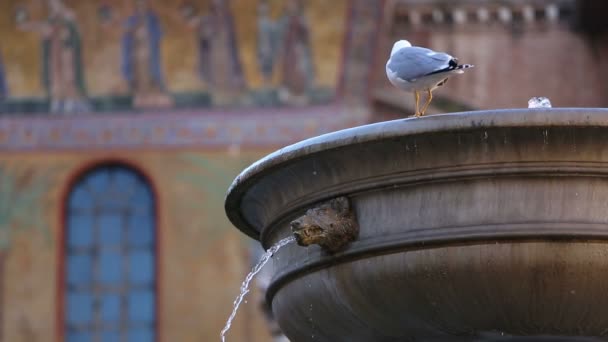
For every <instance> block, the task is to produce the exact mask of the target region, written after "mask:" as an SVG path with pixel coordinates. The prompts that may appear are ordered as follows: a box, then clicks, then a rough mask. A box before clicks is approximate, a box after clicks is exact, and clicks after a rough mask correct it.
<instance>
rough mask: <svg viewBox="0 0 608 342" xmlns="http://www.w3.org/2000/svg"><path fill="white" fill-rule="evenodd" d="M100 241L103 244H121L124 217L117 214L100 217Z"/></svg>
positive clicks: (105, 214)
mask: <svg viewBox="0 0 608 342" xmlns="http://www.w3.org/2000/svg"><path fill="white" fill-rule="evenodd" d="M97 220H98V221H97V222H98V225H99V239H100V241H101V243H102V244H119V243H120V240H121V232H122V217H121V215H119V214H116V213H104V215H102V216H99V217H98V219H97Z"/></svg>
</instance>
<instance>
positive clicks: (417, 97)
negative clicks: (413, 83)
mask: <svg viewBox="0 0 608 342" xmlns="http://www.w3.org/2000/svg"><path fill="white" fill-rule="evenodd" d="M414 99H415V100H416V112H415V113H414V117H419V116H420V111H418V105H419V104H420V94H419V93H418V92H417V91H414Z"/></svg>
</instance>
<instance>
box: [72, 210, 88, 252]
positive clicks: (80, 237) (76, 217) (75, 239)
mask: <svg viewBox="0 0 608 342" xmlns="http://www.w3.org/2000/svg"><path fill="white" fill-rule="evenodd" d="M92 243H93V219H92V217H91V215H82V214H71V215H70V216H69V217H68V246H69V247H90V246H91V245H92Z"/></svg>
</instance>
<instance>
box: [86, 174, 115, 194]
mask: <svg viewBox="0 0 608 342" xmlns="http://www.w3.org/2000/svg"><path fill="white" fill-rule="evenodd" d="M87 185H88V188H89V189H90V190H91V191H92V192H93V193H95V194H100V193H103V192H104V191H105V190H107V189H108V187H109V186H110V173H109V172H108V171H107V170H106V169H101V170H100V171H97V172H93V173H92V174H90V175H89V176H87Z"/></svg>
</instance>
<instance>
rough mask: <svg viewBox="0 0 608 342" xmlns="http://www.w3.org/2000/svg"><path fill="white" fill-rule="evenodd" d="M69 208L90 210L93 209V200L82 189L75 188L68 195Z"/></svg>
mask: <svg viewBox="0 0 608 342" xmlns="http://www.w3.org/2000/svg"><path fill="white" fill-rule="evenodd" d="M69 207H70V208H71V209H80V210H85V209H91V208H93V198H92V197H91V194H90V193H89V192H88V191H87V189H86V188H84V187H77V188H76V189H75V190H74V191H73V192H72V194H71V195H70V203H69Z"/></svg>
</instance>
